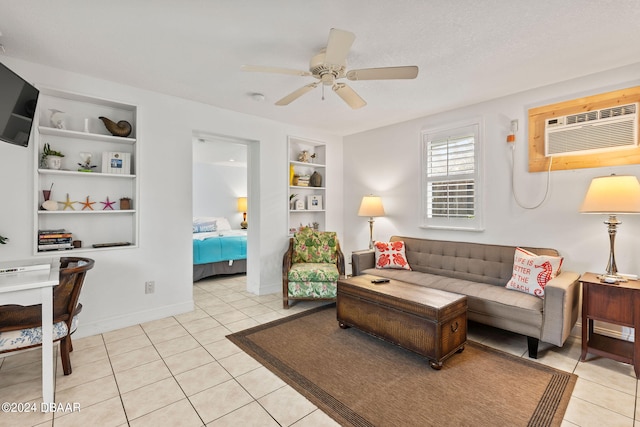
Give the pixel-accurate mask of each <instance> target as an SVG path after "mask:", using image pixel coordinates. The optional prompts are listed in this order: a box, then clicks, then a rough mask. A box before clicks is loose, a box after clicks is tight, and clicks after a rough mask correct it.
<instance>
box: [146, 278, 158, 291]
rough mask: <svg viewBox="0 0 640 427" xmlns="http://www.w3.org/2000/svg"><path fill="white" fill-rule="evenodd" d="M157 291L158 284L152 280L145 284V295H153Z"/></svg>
mask: <svg viewBox="0 0 640 427" xmlns="http://www.w3.org/2000/svg"><path fill="white" fill-rule="evenodd" d="M155 291H156V282H154V281H153V280H150V281H148V282H144V293H145V294H152V293H154V292H155Z"/></svg>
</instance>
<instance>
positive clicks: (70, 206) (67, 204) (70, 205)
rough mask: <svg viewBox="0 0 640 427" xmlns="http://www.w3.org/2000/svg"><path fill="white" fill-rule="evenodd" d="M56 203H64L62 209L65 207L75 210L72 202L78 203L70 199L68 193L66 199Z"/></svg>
mask: <svg viewBox="0 0 640 427" xmlns="http://www.w3.org/2000/svg"><path fill="white" fill-rule="evenodd" d="M58 203H62V204H63V205H64V207H63V208H62V210H63V211H64V210H66V209H67V208H69V209H71V210H72V211H75V210H76V208H74V207H73V204H74V203H78V202H72V201H71V199H70V198H69V193H67V200H66V201H65V202H58Z"/></svg>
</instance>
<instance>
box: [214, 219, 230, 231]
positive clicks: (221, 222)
mask: <svg viewBox="0 0 640 427" xmlns="http://www.w3.org/2000/svg"><path fill="white" fill-rule="evenodd" d="M215 220H216V223H217V225H218V228H217V231H229V230H231V224H229V220H228V219H227V218H224V217H219V218H215Z"/></svg>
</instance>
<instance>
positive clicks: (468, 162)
mask: <svg viewBox="0 0 640 427" xmlns="http://www.w3.org/2000/svg"><path fill="white" fill-rule="evenodd" d="M478 128H479V125H478V124H473V125H469V126H463V127H460V128H454V129H449V130H446V131H436V132H429V131H427V132H423V135H422V151H423V155H422V157H423V158H422V164H423V168H422V169H423V170H422V173H423V179H422V221H423V224H422V226H424V227H438V228H462V229H473V230H478V229H480V228H481V223H480V215H479V213H480V212H479V209H480V204H479V197H478V192H479V191H478V189H479V178H480V175H479V173H478V166H479V165H478V158H479V155H478V154H479V132H478Z"/></svg>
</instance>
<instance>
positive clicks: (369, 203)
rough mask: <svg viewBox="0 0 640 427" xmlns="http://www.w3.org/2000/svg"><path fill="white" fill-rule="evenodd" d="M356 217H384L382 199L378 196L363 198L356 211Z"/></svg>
mask: <svg viewBox="0 0 640 427" xmlns="http://www.w3.org/2000/svg"><path fill="white" fill-rule="evenodd" d="M358 216H371V217H373V216H384V207H383V206H382V199H381V198H380V197H379V196H373V195H369V196H364V197H363V198H362V203H360V209H358Z"/></svg>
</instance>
